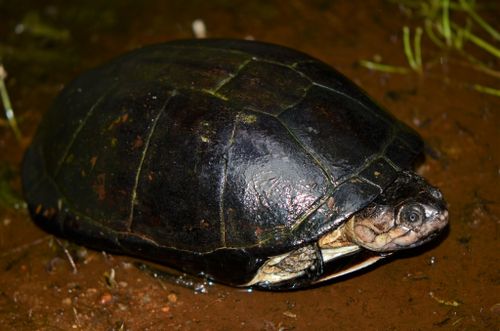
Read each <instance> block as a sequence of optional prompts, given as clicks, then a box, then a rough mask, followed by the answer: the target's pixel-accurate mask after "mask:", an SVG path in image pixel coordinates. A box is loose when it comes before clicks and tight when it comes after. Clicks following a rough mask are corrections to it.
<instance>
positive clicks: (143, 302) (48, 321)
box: [0, 0, 500, 330]
mask: <svg viewBox="0 0 500 331" xmlns="http://www.w3.org/2000/svg"><path fill="white" fill-rule="evenodd" d="M483 2H484V3H486V4H488V2H487V1H483ZM79 3H80V4H79V5H77V4H76V2H73V3H72V2H68V1H59V0H55V1H50V2H49V1H28V0H17V1H0V57H1V59H2V61H3V64H4V66H5V67H6V69H7V71H8V73H9V77H8V78H7V81H6V84H7V87H8V89H9V92H10V94H11V99H12V103H13V106H14V109H15V111H16V114H17V116H18V121H19V123H20V128H21V130H22V133H23V140H22V141H21V142H18V141H16V139H15V137H14V135H13V134H12V131H11V130H10V129H9V128H8V127H7V126H6V122H5V121H4V117H3V115H2V116H0V118H1V120H0V175H1V178H0V201H3V203H2V204H1V205H0V330H236V329H240V330H431V329H437V330H440V329H441V330H500V288H499V285H500V263H499V251H500V250H499V248H500V247H499V244H498V236H499V224H500V200H499V199H500V198H499V197H500V194H499V193H500V190H499V184H500V180H499V179H500V149H499V147H498V145H499V144H500V107H499V106H500V98H499V97H497V96H493V95H488V94H485V93H480V92H478V91H475V90H474V89H473V84H481V85H484V86H490V87H496V88H499V87H500V84H499V78H498V77H499V76H498V71H496V75H497V76H496V77H495V76H494V75H490V74H487V73H485V72H484V71H483V72H481V71H478V70H475V69H474V68H473V66H472V65H470V62H468V61H466V60H465V58H464V57H463V56H461V55H460V54H458V52H453V51H444V50H442V49H439V48H438V47H437V46H435V45H434V44H433V43H432V42H430V40H429V39H428V38H426V36H424V37H423V39H422V40H423V44H422V49H423V63H424V67H423V73H421V74H418V73H415V72H410V73H408V74H398V73H393V74H391V73H384V72H380V71H374V70H369V69H367V68H365V67H363V66H361V65H360V64H359V61H360V60H373V59H374V57H376V58H381V60H382V62H383V63H387V64H392V65H397V66H406V67H408V63H407V60H406V58H405V53H404V51H403V41H402V27H403V26H404V25H409V26H412V27H415V26H417V25H419V24H421V22H422V20H421V19H420V18H419V17H418V13H417V11H416V10H415V9H410V8H409V7H408V6H402V5H398V4H396V3H395V1H393V2H388V1H375V0H373V1H362V2H361V1H347V0H346V1H340V0H339V1H320V0H315V1H299V0H291V1H290V0H287V1H225V0H217V1H193V0H184V1H143V2H138V1H106V2H104V1H102V2H101V1H97V0H89V1H85V2H79ZM490 3H492V4H493V3H494V1H490ZM479 12H480V13H481V14H483V15H484V17H486V18H495V17H496V18H498V17H500V12H499V8H494V7H488V6H484V7H483V9H482V10H481V11H479ZM195 19H202V20H203V21H204V23H205V25H206V28H207V32H208V36H209V37H234V38H254V39H257V40H263V41H268V42H275V43H279V44H283V45H286V46H290V47H293V48H296V49H299V50H302V51H305V52H307V53H310V54H312V55H313V56H315V57H317V58H319V59H321V60H323V61H325V62H327V63H329V64H331V65H332V66H334V67H336V68H337V69H338V70H340V71H341V72H343V73H344V74H345V75H347V76H348V77H350V78H351V79H352V80H354V81H355V82H356V83H358V84H359V85H360V86H362V87H363V88H364V89H365V90H366V91H367V92H368V93H369V94H370V95H371V96H372V97H374V99H376V100H378V101H379V102H380V103H381V104H382V105H383V106H385V107H387V108H388V109H389V110H390V111H391V112H392V113H394V114H395V115H396V116H397V117H398V118H399V119H401V120H402V121H404V122H406V123H408V124H409V125H411V126H412V127H414V128H415V129H416V130H417V131H418V132H419V133H420V134H421V135H422V136H423V137H424V139H425V140H426V142H427V144H428V148H427V150H428V155H427V159H426V161H425V163H424V164H423V165H422V166H421V167H420V169H419V173H421V174H423V175H424V176H425V177H426V178H428V179H429V181H430V182H431V183H432V184H434V185H436V186H438V187H440V188H441V190H442V191H443V193H444V195H445V197H446V199H447V201H448V203H449V210H450V227H449V229H448V231H447V233H445V234H444V236H443V237H442V238H441V240H438V241H437V242H435V243H433V244H431V245H428V246H426V247H423V248H422V249H417V250H416V251H410V252H408V253H403V254H398V255H397V256H395V257H394V258H390V259H388V261H387V262H384V263H382V264H379V265H377V267H375V268H371V269H369V270H367V271H364V272H360V273H358V274H356V275H354V276H352V277H348V278H346V279H343V280H342V281H338V282H334V283H330V284H327V285H325V286H320V287H317V288H313V289H309V290H302V291H294V292H283V293H282V292H280V293H274V292H262V291H253V292H248V291H244V290H239V289H233V288H229V287H225V286H221V285H214V286H211V287H209V288H208V293H207V294H197V293H194V292H193V291H192V290H188V289H185V288H183V287H180V286H176V285H173V284H171V283H168V282H165V281H162V280H160V279H157V278H155V277H153V276H152V275H151V274H149V273H146V272H144V271H141V270H139V269H137V268H136V267H135V266H134V264H133V262H134V260H133V259H131V258H129V257H124V256H116V255H109V254H105V253H102V252H95V251H90V250H88V251H86V250H84V249H82V248H78V247H75V246H72V245H70V246H69V249H70V252H71V253H72V254H73V255H74V256H75V257H76V260H77V265H76V267H77V270H78V271H77V273H74V272H73V269H72V267H71V265H70V264H69V263H68V259H67V258H66V257H65V255H64V252H63V250H62V249H61V247H60V245H59V244H58V243H57V242H56V241H55V240H54V238H53V237H52V236H50V235H48V234H46V233H44V232H43V231H41V230H39V229H38V228H37V227H36V226H35V225H34V224H33V223H32V222H31V220H30V218H29V215H28V214H27V212H26V209H25V206H24V204H23V203H22V201H20V200H17V198H16V197H18V196H20V194H21V193H20V178H19V164H20V162H21V159H22V155H23V151H24V149H25V148H26V146H27V145H28V144H29V140H30V139H31V137H32V135H33V134H34V132H35V129H36V126H37V124H38V123H39V121H40V119H41V117H42V115H43V113H44V112H45V111H46V110H47V109H48V108H49V107H50V104H51V102H52V100H53V99H54V97H55V96H56V95H57V93H58V92H59V91H60V90H61V88H62V87H63V86H64V84H65V83H67V82H68V81H69V80H71V79H72V78H74V77H75V76H76V75H77V74H78V73H80V72H82V71H84V70H86V69H88V68H90V67H92V66H95V65H97V64H99V63H101V62H103V61H105V60H107V59H109V58H111V57H113V56H115V55H118V54H120V53H123V52H125V51H127V50H130V49H134V48H137V47H139V46H141V45H146V44H150V43H155V42H162V41H168V40H173V39H178V38H191V37H193V32H192V28H191V25H192V22H193V21H194V20H195ZM489 22H490V23H496V26H495V27H496V28H497V29H498V28H499V26H498V20H497V21H496V22H495V20H494V19H490V20H489ZM493 25H495V24H493ZM412 31H414V30H412ZM478 31H479V32H478V33H479V35H482V37H483V38H485V39H486V38H487V35H486V34H485V33H484V32H481V31H480V30H478ZM495 45H496V46H497V47H498V42H497V43H496V44H495ZM466 50H467V52H469V53H470V54H473V55H474V56H475V57H476V58H478V59H480V60H481V61H483V62H484V63H486V64H488V65H490V68H491V70H492V71H494V70H498V69H499V66H498V58H497V59H495V58H494V57H493V56H490V55H488V54H486V53H484V52H481V51H480V50H478V49H477V47H474V46H470V45H469V46H467V48H466ZM10 188H12V190H11V189H10ZM62 245H66V243H65V242H62Z"/></svg>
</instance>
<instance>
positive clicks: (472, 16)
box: [460, 0, 500, 41]
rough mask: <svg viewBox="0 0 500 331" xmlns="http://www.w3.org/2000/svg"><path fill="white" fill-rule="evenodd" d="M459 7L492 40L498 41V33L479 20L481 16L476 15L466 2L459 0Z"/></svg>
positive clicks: (499, 38) (499, 35) (499, 34)
mask: <svg viewBox="0 0 500 331" xmlns="http://www.w3.org/2000/svg"><path fill="white" fill-rule="evenodd" d="M460 5H461V7H462V8H463V9H464V10H465V11H466V12H467V14H469V16H470V17H471V18H472V19H473V20H474V21H476V23H477V24H479V25H480V26H481V27H482V28H483V29H484V30H486V32H488V33H489V34H490V35H491V36H492V37H493V39H495V40H497V41H498V40H500V33H499V32H498V31H497V30H495V28H493V27H492V26H491V25H489V24H488V23H487V22H486V21H485V20H483V19H482V18H481V16H479V15H478V13H476V11H475V10H474V9H473V8H472V7H471V6H470V5H469V3H467V1H466V0H460Z"/></svg>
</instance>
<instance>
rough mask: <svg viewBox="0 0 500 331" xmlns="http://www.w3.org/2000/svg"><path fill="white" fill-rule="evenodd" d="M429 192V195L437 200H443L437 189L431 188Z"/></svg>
mask: <svg viewBox="0 0 500 331" xmlns="http://www.w3.org/2000/svg"><path fill="white" fill-rule="evenodd" d="M430 192H431V195H432V196H433V197H434V198H436V199H438V200H441V199H442V198H443V194H442V193H441V191H439V190H438V189H437V188H432V189H431V190H430Z"/></svg>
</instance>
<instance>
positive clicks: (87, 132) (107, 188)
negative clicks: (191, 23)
mask: <svg viewBox="0 0 500 331" xmlns="http://www.w3.org/2000/svg"><path fill="white" fill-rule="evenodd" d="M421 149H422V141H421V140H420V138H419V137H418V135H417V134H416V133H415V132H414V131H412V130H411V129H410V128H408V127H407V126H406V125H404V124H402V123H401V122H399V121H397V120H396V119H395V118H394V117H393V116H391V115H390V114H389V113H387V112H386V111H384V110H383V109H381V108H380V107H379V106H377V105H376V104H375V103H374V102H373V101H372V100H371V99H370V98H369V97H367V96H366V95H365V93H364V92H363V91H362V90H360V88H358V87H357V86H355V85H354V84H353V83H352V82H351V81H349V80H348V79H347V78H345V77H344V76H342V75H341V74H340V73H338V72H337V71H335V70H334V69H332V68H331V67H329V66H328V65H326V64H324V63H322V62H320V61H318V60H316V59H314V58H312V57H310V56H308V55H305V54H303V53H300V52H297V51H294V50H291V49H288V48H285V47H281V46H276V45H271V44H266V43H261V42H252V41H240V40H185V41H174V42H168V43H165V44H160V45H154V46H148V47H145V48H142V49H139V50H136V51H133V52H130V53H128V54H126V55H124V56H121V57H119V58H117V59H115V60H112V61H111V62H109V63H107V64H105V65H104V66H101V67H99V68H97V69H93V70H90V71H88V72H87V73H85V74H83V75H81V76H80V77H79V78H77V79H76V80H75V81H73V82H72V83H71V84H69V85H68V86H67V87H66V88H65V89H64V91H63V92H62V93H61V95H60V96H59V97H58V98H57V100H56V102H55V104H54V106H53V108H52V109H50V110H49V111H48V112H47V114H46V115H45V117H44V119H43V121H42V123H41V125H40V128H39V130H38V132H37V134H36V136H35V138H34V140H33V143H32V145H31V146H30V147H29V149H28V151H27V152H26V156H25V159H24V166H23V182H24V192H25V195H26V199H27V201H28V204H29V208H30V211H31V213H32V215H33V217H34V219H35V220H36V222H37V223H38V224H39V225H40V226H41V227H42V228H44V229H47V230H48V231H50V232H52V233H55V234H57V235H60V236H64V237H68V238H70V239H72V240H75V241H77V242H79V243H82V244H84V245H87V246H90V247H94V248H97V249H105V250H108V251H114V252H120V253H125V254H131V255H135V256H139V257H143V258H147V259H151V260H156V261H159V262H162V263H165V264H168V265H171V266H174V267H176V268H178V269H182V270H184V271H186V272H191V273H205V274H207V275H208V276H209V277H212V278H213V279H215V280H218V281H222V282H226V283H230V284H243V283H245V282H246V281H248V280H249V279H250V278H251V277H252V276H253V274H254V273H255V271H256V269H257V268H258V267H259V266H260V265H261V264H262V261H263V260H265V259H266V258H267V257H268V256H270V255H276V254H280V253H283V252H287V251H290V250H292V249H294V248H296V247H300V246H301V245H304V244H306V243H310V242H312V241H315V240H317V239H318V238H319V237H320V236H321V235H322V234H324V233H325V232H327V231H329V230H332V229H334V228H336V227H337V226H338V225H339V224H341V223H342V222H344V221H345V220H346V218H348V217H349V216H350V215H351V214H353V213H355V212H356V211H359V210H360V209H362V208H364V207H365V206H366V205H367V204H368V203H370V202H371V201H373V200H374V199H375V198H376V197H377V196H378V195H379V194H380V193H381V192H382V191H383V190H384V189H385V188H386V187H387V186H388V185H389V184H390V183H391V182H392V181H393V180H394V179H395V178H396V176H397V172H398V171H400V170H402V169H407V168H410V167H411V166H412V163H413V161H414V159H415V158H416V156H417V155H418V154H420V152H421Z"/></svg>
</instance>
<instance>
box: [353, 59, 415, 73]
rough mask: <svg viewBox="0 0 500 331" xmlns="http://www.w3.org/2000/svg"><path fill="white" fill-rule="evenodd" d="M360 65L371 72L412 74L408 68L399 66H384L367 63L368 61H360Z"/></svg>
mask: <svg viewBox="0 0 500 331" xmlns="http://www.w3.org/2000/svg"><path fill="white" fill-rule="evenodd" d="M359 64H360V65H362V66H363V67H365V68H368V69H371V70H377V71H382V72H388V73H395V74H407V73H409V72H410V70H409V69H408V68H405V67H397V66H392V65H388V64H382V63H377V62H372V61H367V60H361V61H359Z"/></svg>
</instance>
